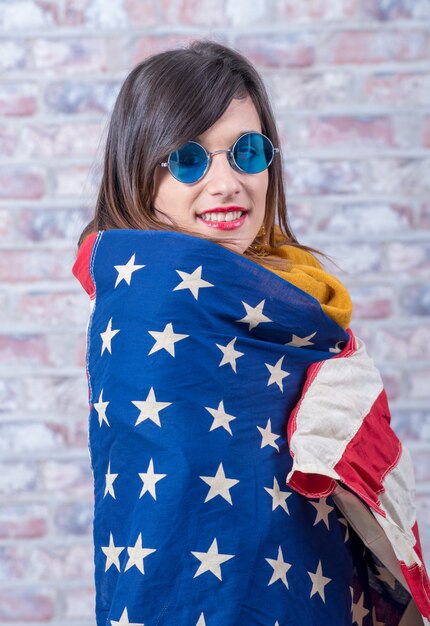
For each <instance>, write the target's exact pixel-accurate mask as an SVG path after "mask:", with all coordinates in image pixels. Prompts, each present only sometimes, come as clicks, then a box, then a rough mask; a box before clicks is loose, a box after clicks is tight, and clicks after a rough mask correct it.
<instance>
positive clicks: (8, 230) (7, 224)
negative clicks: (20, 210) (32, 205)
mask: <svg viewBox="0 0 430 626" xmlns="http://www.w3.org/2000/svg"><path fill="white" fill-rule="evenodd" d="M14 227H15V224H14V220H13V215H12V213H11V212H10V211H9V210H8V209H0V237H1V238H2V239H3V241H5V240H6V239H12V238H13V236H14V234H15V228H14Z"/></svg>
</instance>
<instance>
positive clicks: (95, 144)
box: [0, 121, 103, 159]
mask: <svg viewBox="0 0 430 626" xmlns="http://www.w3.org/2000/svg"><path fill="white" fill-rule="evenodd" d="M102 132H103V128H102V125H101V123H100V122H78V121H76V122H73V123H70V124H69V123H67V122H62V123H61V124H41V123H39V124H37V125H36V124H31V125H27V126H22V127H21V129H20V131H19V135H18V133H17V132H15V133H13V135H12V130H11V129H4V132H2V129H0V142H4V143H5V147H6V149H8V151H9V155H10V156H12V155H13V154H15V155H19V156H20V158H22V157H26V158H32V159H37V158H40V157H43V158H45V157H46V158H52V157H67V158H74V157H83V158H85V159H88V158H89V157H91V156H92V155H93V154H95V153H96V150H97V149H98V148H99V145H100V143H101V140H102ZM6 142H7V143H6ZM13 143H14V145H13ZM0 149H1V143H0Z"/></svg>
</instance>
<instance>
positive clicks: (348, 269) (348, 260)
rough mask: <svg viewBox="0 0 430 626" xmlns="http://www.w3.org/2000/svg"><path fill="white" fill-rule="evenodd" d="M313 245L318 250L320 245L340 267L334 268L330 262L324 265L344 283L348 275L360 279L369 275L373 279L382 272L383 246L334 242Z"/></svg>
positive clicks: (373, 243)
mask: <svg viewBox="0 0 430 626" xmlns="http://www.w3.org/2000/svg"><path fill="white" fill-rule="evenodd" d="M313 243H314V245H315V246H316V247H317V248H318V245H320V246H321V248H322V249H323V252H325V253H326V254H328V255H329V256H330V257H331V258H332V259H333V261H334V262H335V263H336V264H337V266H338V267H336V266H334V267H333V266H331V265H330V264H329V263H328V262H325V263H324V265H325V267H326V268H327V269H328V271H331V272H333V273H334V274H336V275H337V276H338V277H339V278H340V280H341V281H342V282H344V283H345V282H346V281H345V278H346V277H347V276H348V275H350V276H359V277H360V278H364V277H366V276H367V275H370V276H372V277H373V276H375V273H379V272H380V271H381V268H382V258H383V254H382V253H383V249H382V246H381V245H378V244H377V243H375V242H372V243H362V242H356V243H354V244H353V245H351V244H350V243H349V244H343V243H335V242H334V241H330V242H327V243H326V242H325V243H324V245H321V244H320V243H319V242H318V241H317V242H313Z"/></svg>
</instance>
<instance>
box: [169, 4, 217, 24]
mask: <svg viewBox="0 0 430 626" xmlns="http://www.w3.org/2000/svg"><path fill="white" fill-rule="evenodd" d="M159 5H160V9H161V22H162V23H163V24H174V25H176V24H185V25H187V26H189V25H192V26H210V27H216V26H226V25H227V16H226V12H225V9H224V2H222V1H219V2H213V0H176V2H172V1H171V0H160V1H159Z"/></svg>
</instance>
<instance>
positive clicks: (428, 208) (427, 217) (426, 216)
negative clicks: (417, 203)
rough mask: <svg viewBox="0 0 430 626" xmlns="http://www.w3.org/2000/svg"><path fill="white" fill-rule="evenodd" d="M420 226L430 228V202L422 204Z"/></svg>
mask: <svg viewBox="0 0 430 626" xmlns="http://www.w3.org/2000/svg"><path fill="white" fill-rule="evenodd" d="M419 226H420V227H421V228H430V202H423V203H422V204H421V207H420V217H419Z"/></svg>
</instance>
